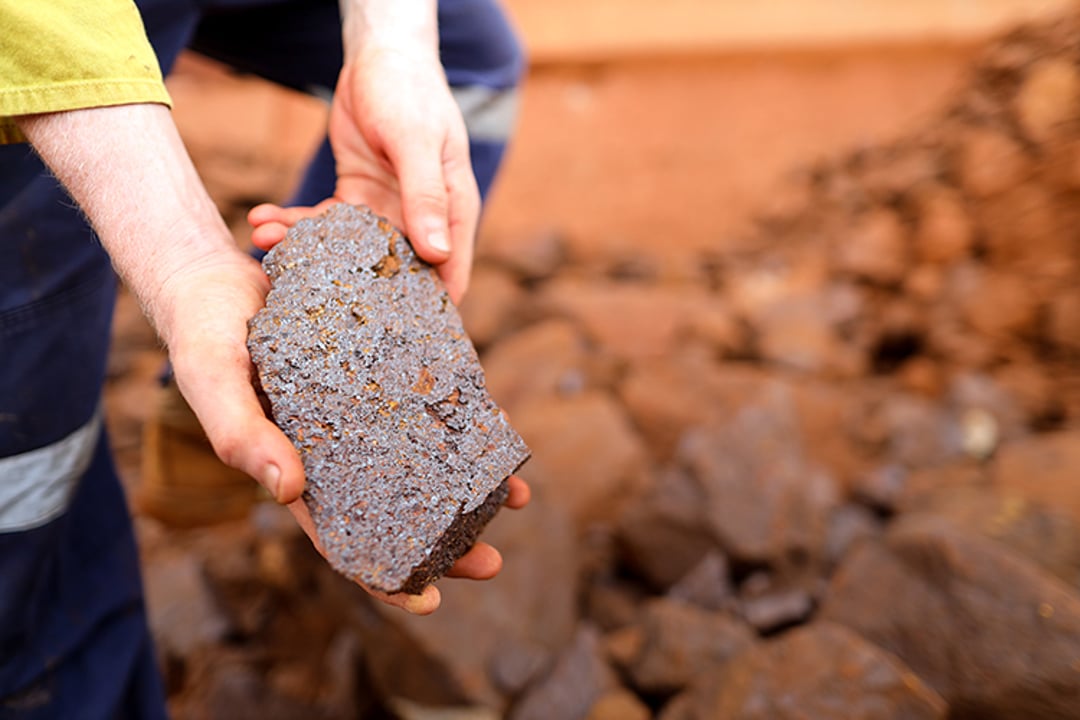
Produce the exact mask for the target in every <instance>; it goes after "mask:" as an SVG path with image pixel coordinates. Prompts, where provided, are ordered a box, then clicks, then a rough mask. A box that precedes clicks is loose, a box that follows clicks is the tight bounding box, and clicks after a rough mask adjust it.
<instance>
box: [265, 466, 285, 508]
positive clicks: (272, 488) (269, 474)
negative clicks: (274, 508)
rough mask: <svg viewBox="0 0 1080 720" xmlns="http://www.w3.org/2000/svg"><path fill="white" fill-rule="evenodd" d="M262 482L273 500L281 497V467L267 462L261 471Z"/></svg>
mask: <svg viewBox="0 0 1080 720" xmlns="http://www.w3.org/2000/svg"><path fill="white" fill-rule="evenodd" d="M262 484H263V487H265V488H266V489H267V490H268V491H269V492H270V494H271V495H272V496H273V497H274V499H275V500H277V499H278V498H279V497H281V468H279V467H278V466H277V465H275V464H274V463H267V465H266V467H264V468H263V471H262Z"/></svg>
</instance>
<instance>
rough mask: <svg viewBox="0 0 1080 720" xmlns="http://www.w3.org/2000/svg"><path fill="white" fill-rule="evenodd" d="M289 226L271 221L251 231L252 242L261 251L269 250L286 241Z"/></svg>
mask: <svg viewBox="0 0 1080 720" xmlns="http://www.w3.org/2000/svg"><path fill="white" fill-rule="evenodd" d="M288 231H289V226H288V225H285V224H284V223H279V222H276V221H271V222H267V223H264V224H262V225H259V226H257V227H256V228H255V229H254V230H252V231H251V242H252V244H253V245H254V246H255V247H257V248H259V249H260V250H269V249H270V248H272V247H274V246H275V245H277V244H278V243H279V242H281V241H282V240H284V239H285V233H287V232H288Z"/></svg>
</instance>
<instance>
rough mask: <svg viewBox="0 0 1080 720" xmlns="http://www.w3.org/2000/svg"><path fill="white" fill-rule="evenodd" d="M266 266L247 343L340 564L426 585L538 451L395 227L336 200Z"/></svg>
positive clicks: (393, 581) (402, 586)
mask: <svg viewBox="0 0 1080 720" xmlns="http://www.w3.org/2000/svg"><path fill="white" fill-rule="evenodd" d="M263 266H264V268H265V269H266V272H267V275H268V276H269V277H270V281H271V284H272V289H271V290H270V293H269V295H268V296H267V299H266V308H265V309H264V310H262V311H260V312H259V313H258V314H257V315H256V316H255V317H254V318H253V319H252V321H251V324H250V334H249V340H248V345H249V348H250V351H251V356H252V360H253V361H254V363H255V365H256V367H257V368H258V369H259V380H260V382H261V384H262V387H263V389H264V390H265V391H266V393H267V395H268V396H269V398H270V404H271V407H272V410H273V415H274V419H275V421H276V422H277V423H278V425H279V426H280V427H281V428H282V429H283V430H284V431H285V433H286V435H288V436H289V438H290V439H291V440H292V441H293V443H294V444H295V445H296V447H297V449H298V450H299V451H300V454H301V457H302V459H303V461H304V469H305V472H306V474H307V481H308V483H307V487H306V489H305V491H304V500H305V502H306V503H307V505H308V507H309V509H310V510H311V515H312V518H313V520H314V522H315V528H316V530H317V532H318V534H319V538H320V539H321V541H322V543H323V546H324V547H325V549H326V552H327V556H328V558H329V560H330V563H331V565H333V567H334V568H335V569H337V570H338V571H340V572H341V573H342V574H344V575H346V576H348V577H351V578H354V579H356V580H359V581H360V582H362V583H364V584H365V585H368V586H369V587H373V588H377V589H379V590H383V591H386V592H401V591H404V592H418V591H420V590H421V589H422V588H423V587H424V586H425V585H427V584H428V583H430V582H431V581H433V580H434V579H436V578H438V577H439V576H440V575H442V574H443V573H444V572H445V571H446V570H447V569H449V567H450V565H452V564H453V562H454V560H456V559H457V558H458V557H460V556H461V555H463V554H464V553H465V551H466V550H468V548H469V547H470V546H471V545H472V543H473V541H474V540H475V539H476V536H477V535H478V534H479V532H480V530H481V529H482V528H483V526H484V525H485V524H486V523H487V522H488V520H490V519H491V517H492V516H493V515H494V514H495V512H497V510H498V508H499V507H500V506H501V505H502V502H503V501H504V500H505V498H506V493H507V488H506V485H505V481H506V479H507V477H509V476H510V474H511V473H513V472H514V471H515V470H516V469H517V468H518V467H520V466H521V464H522V463H523V462H524V461H525V460H526V459H527V458H528V455H529V451H528V448H527V447H526V446H525V443H524V442H523V441H522V440H521V438H520V436H518V435H517V433H516V432H514V430H513V429H512V428H511V427H510V425H509V424H508V423H507V421H506V419H505V418H504V416H503V414H502V412H501V411H500V409H499V408H498V406H496V405H495V403H494V402H493V401H492V400H491V398H490V396H489V395H488V393H487V391H486V389H485V386H484V374H483V371H482V370H481V369H480V365H479V361H478V360H477V357H476V352H475V350H474V349H473V347H472V345H471V344H470V342H469V340H468V338H467V337H466V335H465V331H464V330H463V329H462V325H461V319H460V316H459V315H458V313H457V311H456V310H455V308H454V306H453V303H451V302H450V299H449V297H448V296H447V294H446V291H445V290H444V289H443V287H442V285H441V284H440V283H439V282H438V281H437V279H436V277H435V273H434V271H433V270H432V268H431V267H430V266H428V265H426V264H424V263H423V262H422V261H421V260H419V259H418V258H417V257H416V255H415V254H414V253H413V251H412V249H411V248H410V246H409V244H408V242H407V241H406V240H405V238H404V237H402V236H401V235H400V234H399V233H398V232H396V231H395V230H394V229H393V228H392V227H391V226H390V225H389V223H387V222H386V221H385V220H383V219H381V218H378V217H377V216H375V215H374V214H373V213H372V212H371V211H370V210H368V209H366V208H356V207H350V206H347V205H337V206H334V207H332V208H331V209H330V210H328V211H327V212H326V213H325V214H323V215H322V216H320V217H318V218H315V219H312V220H304V221H301V222H299V223H297V224H296V225H295V226H294V227H293V228H292V229H291V230H290V231H289V233H288V235H287V237H286V239H285V240H284V241H283V242H281V243H280V244H278V245H277V246H275V247H274V248H273V250H271V251H270V253H269V254H267V256H266V258H265V259H264V261H263Z"/></svg>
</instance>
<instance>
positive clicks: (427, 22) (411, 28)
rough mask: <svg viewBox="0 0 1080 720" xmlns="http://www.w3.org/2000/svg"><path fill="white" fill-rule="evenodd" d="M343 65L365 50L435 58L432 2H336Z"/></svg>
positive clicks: (436, 32)
mask: <svg viewBox="0 0 1080 720" xmlns="http://www.w3.org/2000/svg"><path fill="white" fill-rule="evenodd" d="M340 2H341V15H342V37H343V40H344V45H345V62H346V63H348V62H349V61H351V60H355V59H356V58H357V57H358V56H359V55H360V54H361V53H363V52H367V51H373V52H380V51H385V50H393V49H408V50H410V51H415V50H421V51H424V52H428V51H430V53H431V54H432V56H433V57H434V58H435V59H437V58H438V52H439V28H438V21H437V4H436V0H340Z"/></svg>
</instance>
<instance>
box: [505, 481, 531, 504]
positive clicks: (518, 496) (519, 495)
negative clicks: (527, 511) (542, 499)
mask: <svg viewBox="0 0 1080 720" xmlns="http://www.w3.org/2000/svg"><path fill="white" fill-rule="evenodd" d="M507 484H508V485H509V487H510V494H509V495H507V496H506V502H505V503H503V504H504V505H506V507H508V508H510V509H511V510H520V509H521V508H523V507H525V506H526V505H528V504H529V500H531V499H532V488H530V487H529V484H528V483H527V482H525V481H524V480H522V479H521V478H519V477H518V476H517V475H511V476H510V478H509V479H508V481H507Z"/></svg>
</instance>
